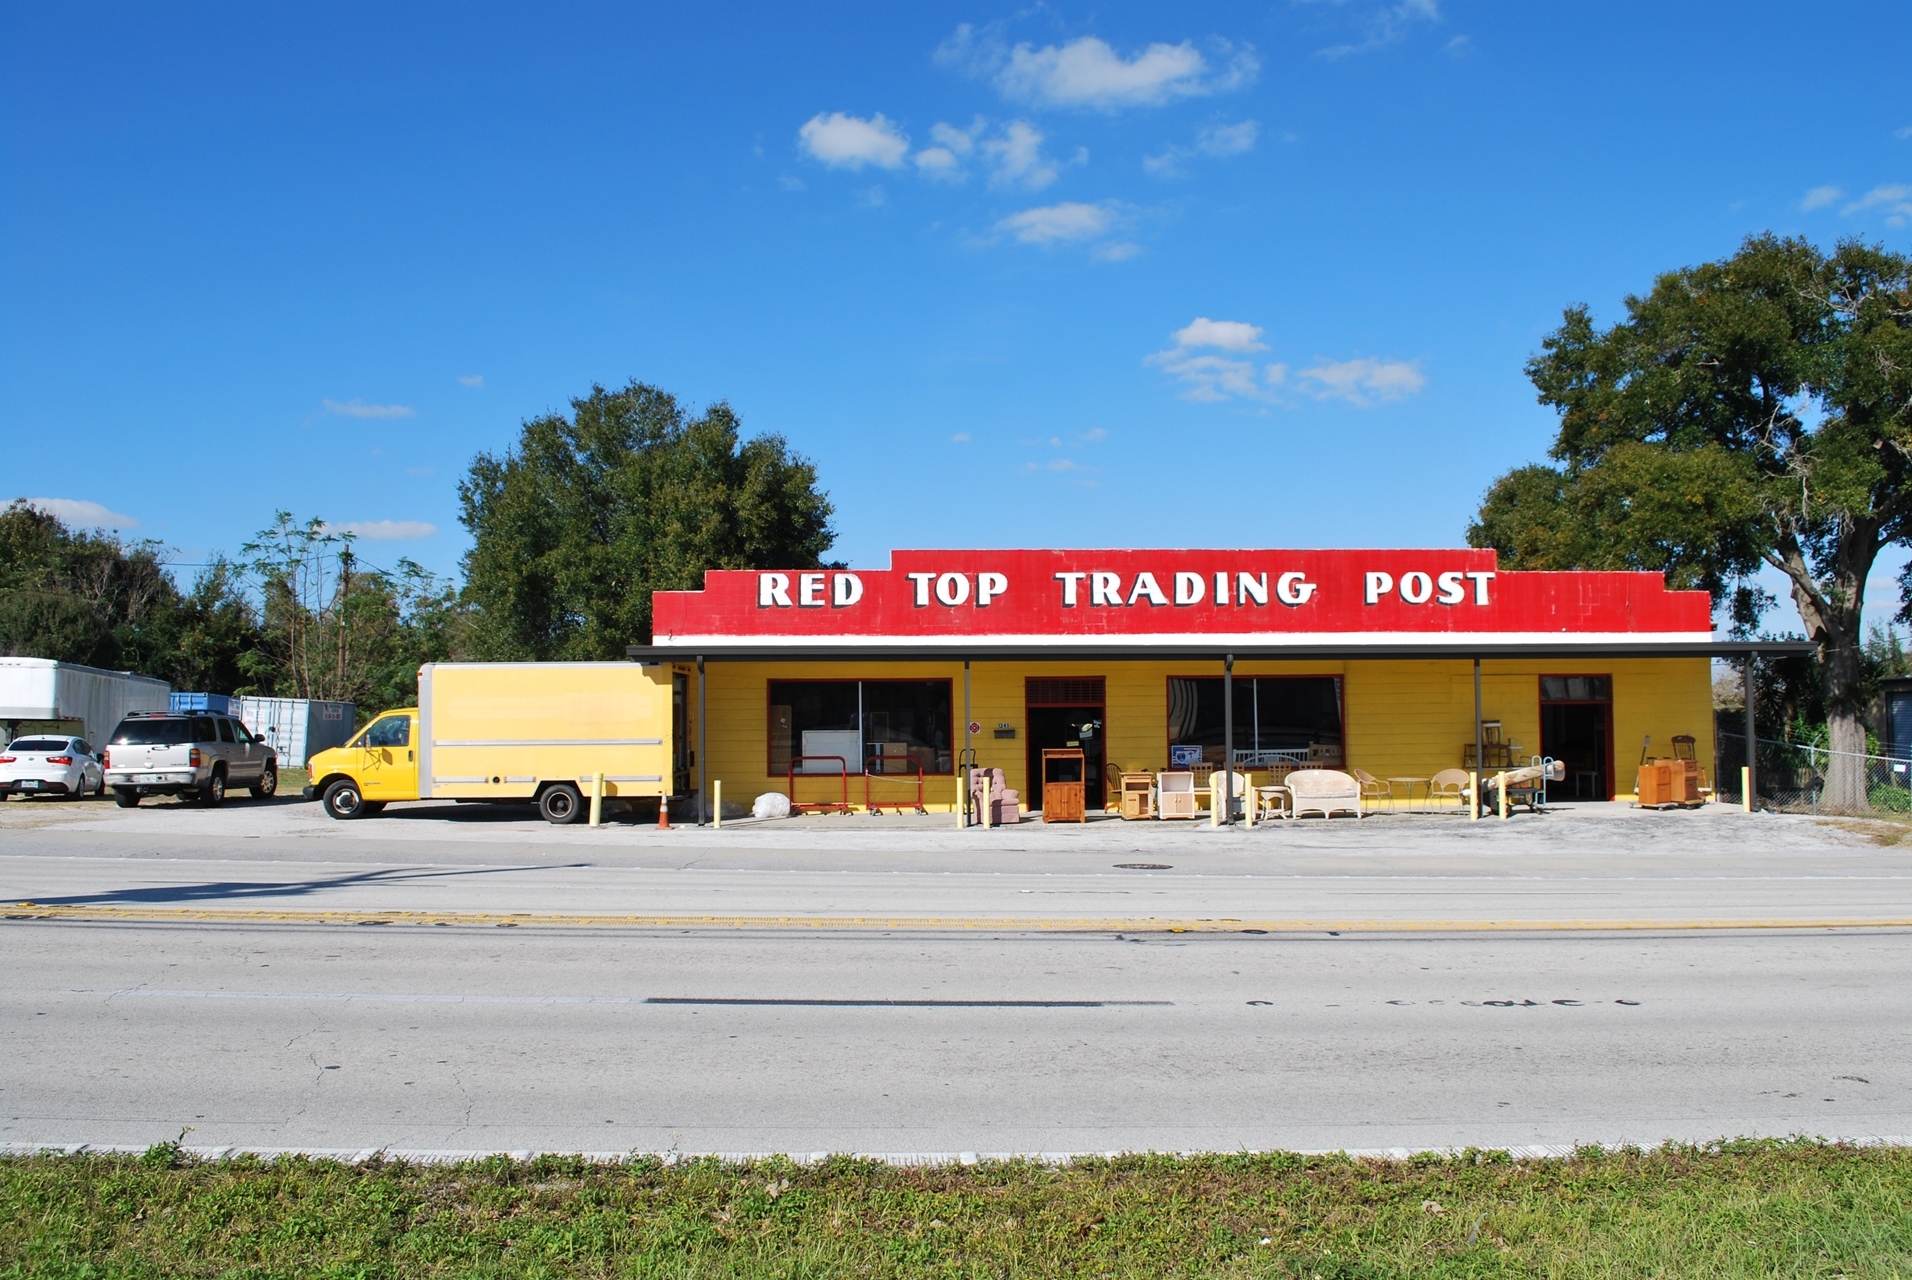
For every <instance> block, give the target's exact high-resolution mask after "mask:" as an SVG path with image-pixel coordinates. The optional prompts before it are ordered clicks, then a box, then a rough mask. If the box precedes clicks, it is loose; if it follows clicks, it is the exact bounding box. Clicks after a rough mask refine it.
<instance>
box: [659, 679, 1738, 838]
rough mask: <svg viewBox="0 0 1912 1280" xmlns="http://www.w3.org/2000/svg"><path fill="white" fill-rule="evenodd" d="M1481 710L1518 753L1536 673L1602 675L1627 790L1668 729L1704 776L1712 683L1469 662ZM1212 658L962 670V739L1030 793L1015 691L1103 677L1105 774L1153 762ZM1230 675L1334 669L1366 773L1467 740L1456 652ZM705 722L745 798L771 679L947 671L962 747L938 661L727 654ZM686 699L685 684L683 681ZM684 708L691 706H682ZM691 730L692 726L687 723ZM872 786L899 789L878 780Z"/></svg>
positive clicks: (1443, 754) (1163, 760) (944, 805)
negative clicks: (738, 658)
mask: <svg viewBox="0 0 1912 1280" xmlns="http://www.w3.org/2000/svg"><path fill="white" fill-rule="evenodd" d="M1481 673H1482V678H1481V713H1482V715H1483V716H1484V717H1485V718H1486V719H1489V720H1495V719H1498V720H1499V721H1500V722H1501V724H1502V726H1503V728H1502V736H1503V737H1504V738H1505V739H1506V740H1508V741H1511V742H1518V743H1520V744H1521V756H1522V758H1523V759H1524V758H1525V757H1527V756H1530V755H1537V754H1539V751H1540V677H1541V676H1542V675H1610V676H1611V677H1612V678H1613V699H1614V707H1613V720H1614V723H1613V749H1614V756H1615V760H1614V778H1615V783H1616V786H1617V788H1618V790H1619V791H1620V792H1621V793H1622V794H1623V795H1627V796H1630V795H1631V792H1632V787H1633V771H1634V764H1635V762H1636V761H1637V760H1638V758H1639V750H1640V742H1641V739H1642V737H1643V736H1644V735H1647V734H1651V735H1652V736H1653V751H1654V753H1655V754H1658V755H1665V754H1670V752H1671V746H1670V740H1671V738H1672V736H1673V735H1674V734H1676V733H1688V734H1691V735H1693V737H1694V738H1696V739H1697V740H1698V742H1697V747H1698V755H1699V758H1700V761H1701V763H1702V764H1703V765H1704V766H1705V767H1706V768H1707V770H1708V773H1709V776H1710V773H1711V769H1712V759H1713V713H1712V679H1711V671H1710V667H1709V664H1708V662H1707V660H1706V659H1704V658H1663V659H1662V658H1655V659H1637V658H1636V659H1625V660H1614V661H1592V662H1586V661H1574V662H1560V661H1552V660H1546V661H1517V662H1516V661H1490V662H1483V663H1482V664H1481ZM1220 674H1221V664H1220V663H1202V662H1185V661H1184V662H1097V661H1095V660H1093V659H1088V660H1084V661H1082V662H1080V663H1063V662H979V663H976V664H975V665H974V666H973V667H972V668H971V672H970V708H969V718H970V719H972V720H974V721H976V722H977V723H978V724H980V725H981V726H982V733H981V734H980V735H979V736H978V737H976V738H975V739H974V745H975V747H976V749H977V753H978V758H979V759H980V761H981V762H982V763H983V764H984V765H987V766H994V767H997V768H1000V769H1001V770H1002V771H1003V773H1004V775H1005V777H1006V778H1007V779H1008V782H1009V785H1010V786H1011V787H1013V788H1015V789H1016V790H1017V791H1018V792H1020V793H1022V794H1024V795H1025V796H1026V795H1027V794H1028V785H1027V784H1028V777H1027V772H1028V770H1027V758H1028V746H1029V744H1028V726H1027V724H1026V717H1025V714H1024V712H1025V703H1024V697H1025V686H1026V681H1027V680H1028V679H1029V678H1031V677H1049V678H1072V677H1083V676H1098V675H1099V676H1102V677H1103V678H1104V680H1105V682H1106V684H1105V690H1106V692H1105V696H1106V699H1107V701H1106V710H1105V714H1104V725H1105V732H1106V734H1107V740H1106V743H1105V751H1106V759H1107V762H1108V766H1109V769H1110V771H1111V772H1114V771H1117V770H1120V769H1147V770H1151V771H1153V770H1159V769H1162V768H1165V767H1166V766H1167V763H1168V680H1169V677H1170V676H1218V675H1220ZM1235 674H1236V675H1237V676H1244V677H1245V676H1254V675H1263V676H1300V675H1339V676H1341V677H1342V678H1343V686H1342V689H1343V692H1342V703H1343V720H1344V732H1345V735H1346V751H1347V763H1348V766H1349V767H1351V768H1361V769H1365V770H1366V771H1368V772H1369V773H1372V774H1375V775H1376V776H1378V777H1383V778H1385V777H1388V776H1390V775H1414V776H1420V777H1426V776H1427V775H1429V774H1432V773H1434V772H1435V771H1436V770H1438V769H1447V768H1454V767H1457V766H1459V765H1460V763H1461V746H1462V744H1463V743H1465V742H1470V741H1472V739H1473V734H1474V678H1473V664H1472V663H1471V662H1469V661H1467V660H1455V661H1446V660H1413V661H1407V660H1404V661H1349V662H1275V661H1265V662H1264V661H1257V662H1238V663H1237V664H1236V665H1235ZM706 679H707V680H708V689H707V691H706V698H707V701H708V706H709V716H710V735H709V752H710V759H709V765H710V771H709V774H708V776H709V777H710V778H720V779H722V780H723V783H724V792H725V794H726V795H727V796H729V797H730V798H731V800H733V801H736V802H741V803H746V804H747V803H749V801H750V799H751V798H752V797H754V796H756V795H757V794H758V793H759V792H763V791H778V792H781V791H783V790H784V789H785V779H784V778H783V777H781V776H779V777H776V778H772V777H770V776H768V772H767V770H768V757H769V716H770V705H769V684H770V681H771V680H773V679H776V680H855V679H865V680H905V679H907V680H930V679H946V680H948V681H949V682H950V688H951V713H952V717H953V719H954V720H955V722H956V724H955V729H956V731H957V732H956V737H957V740H956V742H955V744H954V745H955V748H956V749H960V748H961V746H962V741H961V737H962V735H961V730H962V727H963V726H962V718H963V669H962V664H960V663H945V662H898V663H858V662H840V663H838V662H803V663H776V662H738V663H711V664H709V665H708V666H707V667H706ZM692 697H693V702H694V701H695V691H694V688H693V694H692ZM694 711H695V708H694V707H693V714H694ZM1001 723H1007V724H1010V725H1012V726H1014V727H1015V730H1016V736H1015V738H1014V739H1012V740H1003V739H998V738H996V737H995V736H994V734H995V728H996V726H997V725H998V724H1001ZM693 734H694V731H693ZM877 785H878V787H879V788H880V790H881V792H882V794H885V795H888V796H892V797H894V796H897V795H899V794H901V792H902V789H901V788H900V787H899V786H897V785H896V784H894V783H884V782H879V783H878V784H877ZM798 787H799V798H801V799H805V800H816V799H822V798H824V797H825V796H826V794H832V793H833V792H832V785H831V784H828V783H825V782H824V781H823V780H822V779H819V778H814V777H813V778H810V779H807V780H801V781H799V783H798ZM926 789H927V795H928V799H929V801H930V805H929V807H930V808H931V809H932V811H936V812H944V813H947V812H949V811H950V810H951V808H952V807H953V806H954V804H955V803H956V782H955V780H954V779H953V778H951V777H949V776H948V775H944V776H941V777H937V776H931V777H930V778H929V779H928V781H927V783H926ZM850 792H851V801H852V803H854V804H856V805H857V806H858V807H861V804H862V799H863V784H862V781H861V779H860V778H857V777H852V779H851V785H850Z"/></svg>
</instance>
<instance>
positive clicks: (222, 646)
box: [0, 501, 258, 690]
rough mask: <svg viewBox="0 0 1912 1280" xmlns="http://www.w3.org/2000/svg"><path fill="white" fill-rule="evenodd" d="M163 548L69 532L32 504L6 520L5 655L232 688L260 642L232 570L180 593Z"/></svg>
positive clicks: (190, 685) (220, 563) (0, 621)
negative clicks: (246, 657) (244, 656)
mask: <svg viewBox="0 0 1912 1280" xmlns="http://www.w3.org/2000/svg"><path fill="white" fill-rule="evenodd" d="M162 553H163V549H162V548H161V547H160V546H159V545H158V544H157V543H152V542H123V541H121V540H120V539H119V538H117V537H115V536H113V535H111V534H96V533H88V532H86V531H84V530H76V529H69V528H67V527H66V526H65V525H64V524H62V523H61V522H60V521H59V519H58V518H56V517H54V516H52V515H50V514H48V513H46V512H44V511H40V510H37V509H36V508H33V507H30V506H28V505H27V504H26V503H24V502H17V501H16V502H13V503H11V504H9V505H8V506H7V507H6V509H5V510H4V511H0V653H6V654H9V655H13V656H21V657H34V658H52V659H55V660H57V661H60V662H77V663H81V664H84V665H86V666H92V667H104V668H106V669H107V670H114V671H118V670H128V671H137V672H139V673H141V674H143V675H151V676H158V677H159V678H160V679H162V680H168V681H170V682H171V683H172V684H173V685H174V686H175V687H178V688H186V689H219V690H223V689H232V688H234V687H236V686H237V684H238V682H239V680H240V679H241V676H240V670H239V658H240V655H241V654H243V653H245V652H246V651H247V650H248V649H249V648H250V647H251V646H252V645H253V644H254V643H255V642H256V640H257V637H258V629H257V625H256V623H255V620H254V617H253V613H252V610H251V608H250V606H249V605H248V604H247V602H246V599H245V596H244V593H243V592H242V591H241V589H240V584H239V580H238V575H237V573H236V571H235V570H234V568H233V566H232V565H230V564H228V563H227V562H226V561H224V560H223V559H217V558H216V559H214V561H213V562H212V563H211V564H209V565H208V566H206V567H205V569H203V570H202V571H201V572H200V574H199V576H198V577H197V578H196V579H195V580H194V582H193V586H192V589H191V591H189V592H185V593H182V592H181V591H180V590H179V587H178V585H177V584H176V583H175V582H174V580H173V578H172V576H171V574H169V573H168V572H167V570H166V564H165V561H164V559H163V558H162Z"/></svg>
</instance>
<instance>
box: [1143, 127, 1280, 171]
mask: <svg viewBox="0 0 1912 1280" xmlns="http://www.w3.org/2000/svg"><path fill="white" fill-rule="evenodd" d="M1260 137H1261V123H1260V122H1259V121H1256V120H1243V121H1240V122H1239V123H1236V124H1211V125H1204V126H1203V127H1202V128H1201V129H1199V130H1197V131H1196V134H1195V145H1194V146H1193V147H1182V146H1172V147H1169V148H1168V149H1167V150H1165V151H1163V152H1162V153H1161V154H1160V155H1153V156H1144V157H1143V158H1142V168H1143V170H1144V171H1145V172H1146V173H1148V175H1149V176H1150V177H1152V178H1179V177H1181V176H1182V175H1183V174H1184V173H1186V172H1187V170H1186V168H1185V167H1184V163H1183V162H1184V161H1187V160H1190V159H1192V158H1194V157H1195V156H1198V155H1200V156H1207V157H1210V158H1211V159H1218V160H1219V159H1226V158H1227V157H1229V156H1238V155H1242V154H1244V153H1246V152H1249V151H1253V150H1254V149H1255V142H1256V141H1257V140H1258V139H1259V138H1260Z"/></svg>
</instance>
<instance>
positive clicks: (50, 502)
mask: <svg viewBox="0 0 1912 1280" xmlns="http://www.w3.org/2000/svg"><path fill="white" fill-rule="evenodd" d="M20 501H21V502H24V503H26V504H27V505H28V506H29V507H32V508H33V509H34V510H36V511H44V512H46V513H47V514H48V515H50V516H52V517H54V518H55V519H57V520H60V521H62V522H64V523H66V524H70V525H76V526H78V527H80V528H82V529H137V528H138V527H139V521H138V520H136V519H134V518H133V517H132V516H129V515H123V514H121V513H120V512H118V511H114V510H112V509H111V508H109V507H103V506H101V505H100V504H99V503H97V502H88V501H87V500H86V499H84V498H21V499H20Z"/></svg>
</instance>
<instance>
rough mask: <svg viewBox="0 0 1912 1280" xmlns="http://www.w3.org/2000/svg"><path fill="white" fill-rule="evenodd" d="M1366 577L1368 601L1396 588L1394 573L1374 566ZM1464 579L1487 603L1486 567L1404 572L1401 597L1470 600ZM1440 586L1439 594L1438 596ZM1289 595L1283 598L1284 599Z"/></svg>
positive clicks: (1489, 577)
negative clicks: (1467, 579) (1437, 590)
mask: <svg viewBox="0 0 1912 1280" xmlns="http://www.w3.org/2000/svg"><path fill="white" fill-rule="evenodd" d="M1362 576H1363V578H1364V579H1365V580H1366V582H1365V585H1364V587H1363V589H1362V600H1363V601H1364V602H1365V603H1367V604H1379V603H1381V597H1383V596H1385V595H1387V594H1389V593H1390V592H1392V591H1394V589H1395V584H1394V575H1392V574H1389V573H1383V572H1381V571H1380V570H1378V569H1371V570H1369V571H1368V572H1367V573H1365V574H1363V575H1362ZM1462 578H1471V579H1472V580H1473V582H1474V603H1475V604H1477V605H1482V606H1485V605H1486V604H1487V584H1488V583H1490V582H1492V581H1493V580H1494V575H1493V574H1492V573H1491V572H1488V571H1486V570H1478V569H1477V570H1473V571H1469V572H1462V571H1461V570H1459V569H1450V570H1448V571H1447V572H1445V573H1437V574H1430V573H1423V572H1421V571H1420V570H1419V569H1416V570H1414V571H1413V572H1412V573H1404V574H1402V575H1401V584H1400V593H1401V599H1402V600H1404V601H1406V602H1407V603H1408V604H1426V603H1427V602H1428V601H1429V600H1436V599H1437V600H1439V601H1440V602H1441V603H1442V604H1444V605H1456V604H1460V603H1462V602H1463V601H1465V600H1466V599H1467V588H1466V587H1463V586H1462V585H1461V579H1462ZM1437 587H1438V588H1439V591H1440V594H1439V595H1438V596H1436V595H1435V589H1436V588H1437ZM1285 598H1286V597H1284V599H1285Z"/></svg>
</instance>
